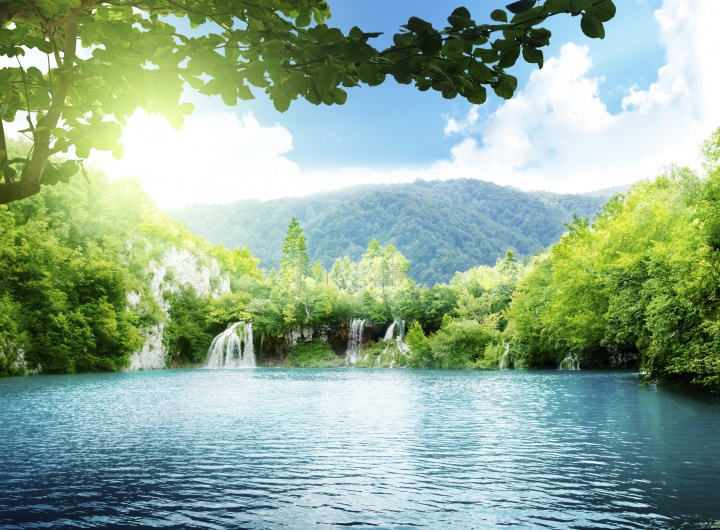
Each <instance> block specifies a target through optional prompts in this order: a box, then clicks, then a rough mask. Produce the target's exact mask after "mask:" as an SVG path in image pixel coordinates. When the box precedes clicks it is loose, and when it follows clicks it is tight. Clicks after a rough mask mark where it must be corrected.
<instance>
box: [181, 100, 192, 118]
mask: <svg viewBox="0 0 720 530" xmlns="http://www.w3.org/2000/svg"><path fill="white" fill-rule="evenodd" d="M178 109H180V113H181V114H184V115H185V116H190V114H192V111H193V110H195V105H193V104H192V103H190V102H188V101H184V102H182V103H180V106H179V107H178Z"/></svg>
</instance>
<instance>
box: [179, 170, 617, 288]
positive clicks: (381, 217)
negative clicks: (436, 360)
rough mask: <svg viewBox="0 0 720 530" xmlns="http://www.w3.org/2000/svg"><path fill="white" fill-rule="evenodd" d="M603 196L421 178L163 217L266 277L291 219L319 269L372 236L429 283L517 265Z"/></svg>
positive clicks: (357, 251) (355, 252)
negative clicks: (254, 263)
mask: <svg viewBox="0 0 720 530" xmlns="http://www.w3.org/2000/svg"><path fill="white" fill-rule="evenodd" d="M610 196H611V195H610V194H608V195H607V196H604V195H601V196H596V195H571V194H556V193H551V192H544V191H542V192H524V191H521V190H519V189H517V188H512V187H509V186H500V185H497V184H493V183H490V182H486V181H482V180H476V179H453V180H444V181H425V180H421V179H418V180H416V181H414V182H412V183H407V184H364V185H358V186H353V187H351V188H344V189H341V190H333V191H328V192H323V193H319V194H314V195H309V196H306V197H289V198H283V199H272V200H269V201H259V200H252V199H250V200H244V201H238V202H235V203H230V204H225V205H216V206H197V205H196V206H188V207H185V208H182V209H178V210H171V211H170V212H169V213H170V214H171V215H172V216H173V217H175V218H176V219H178V220H179V221H182V222H184V223H186V224H187V226H188V228H189V229H190V230H192V231H193V232H195V233H198V234H200V235H202V236H204V237H205V238H207V239H208V240H210V241H212V242H215V243H223V244H225V245H226V246H229V247H235V246H239V247H243V246H247V247H248V249H249V250H250V252H251V253H252V254H253V255H254V256H255V257H257V258H260V260H261V266H263V267H266V268H268V269H269V268H277V266H278V263H279V261H280V257H281V255H282V243H283V239H284V236H285V231H286V229H287V225H288V222H289V221H290V219H291V218H292V217H293V216H294V217H297V218H298V220H299V221H300V224H301V226H302V227H303V230H304V234H305V237H306V238H307V242H308V253H309V255H310V259H311V260H313V261H315V260H320V261H321V262H322V263H323V266H324V267H325V268H328V269H329V268H330V267H331V266H332V264H333V262H334V261H335V259H337V258H342V257H344V256H345V255H348V256H350V258H351V259H353V260H358V259H359V258H360V255H361V254H362V253H363V252H364V251H365V249H366V247H367V243H368V242H369V241H370V240H372V239H373V238H374V239H377V240H378V241H380V243H381V244H382V245H388V244H392V245H394V246H395V247H397V249H398V250H400V252H402V253H403V254H404V255H405V257H406V258H408V259H409V260H410V264H411V269H410V274H411V276H412V277H413V278H414V279H415V280H416V281H417V282H419V283H421V284H422V283H428V284H433V283H436V282H446V281H448V280H449V279H450V278H452V276H453V275H454V274H455V272H457V271H465V270H468V269H470V268H472V267H474V266H477V265H492V264H494V263H495V261H496V260H497V258H499V257H502V256H504V255H505V252H506V251H507V250H508V249H511V250H513V251H515V252H516V254H517V255H518V257H523V256H527V255H530V254H533V253H535V252H538V251H540V250H542V249H544V248H546V247H547V246H549V245H550V244H552V243H554V242H555V241H557V240H558V239H559V238H560V235H561V234H562V233H563V232H564V231H565V227H564V224H565V223H567V222H569V221H570V220H572V217H573V214H576V215H579V216H592V215H593V214H594V213H595V211H596V210H597V208H598V207H600V206H601V205H602V204H603V203H604V202H606V200H607V199H608V198H609V197H610Z"/></svg>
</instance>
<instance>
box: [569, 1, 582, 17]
mask: <svg viewBox="0 0 720 530" xmlns="http://www.w3.org/2000/svg"><path fill="white" fill-rule="evenodd" d="M570 11H572V12H573V13H574V14H579V13H580V11H582V6H581V5H580V0H570Z"/></svg>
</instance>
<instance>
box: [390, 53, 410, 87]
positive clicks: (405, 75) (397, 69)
mask: <svg viewBox="0 0 720 530" xmlns="http://www.w3.org/2000/svg"><path fill="white" fill-rule="evenodd" d="M390 73H391V74H392V76H393V77H394V78H395V81H397V82H398V83H400V84H401V85H409V84H410V83H411V82H412V72H411V71H410V58H409V57H403V58H402V59H398V60H397V61H395V64H394V65H393V67H392V70H391V71H390Z"/></svg>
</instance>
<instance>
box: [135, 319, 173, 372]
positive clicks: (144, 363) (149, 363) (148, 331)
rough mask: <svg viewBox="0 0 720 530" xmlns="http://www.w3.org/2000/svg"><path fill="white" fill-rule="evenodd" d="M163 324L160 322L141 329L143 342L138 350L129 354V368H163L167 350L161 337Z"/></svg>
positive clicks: (163, 329)
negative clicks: (143, 336) (143, 337)
mask: <svg viewBox="0 0 720 530" xmlns="http://www.w3.org/2000/svg"><path fill="white" fill-rule="evenodd" d="M164 331H165V324H164V323H163V322H160V323H159V324H158V325H156V326H151V327H149V328H145V329H143V330H142V333H143V334H144V335H145V344H143V347H142V349H141V350H140V351H136V352H135V353H133V354H132V355H131V356H130V370H131V371H137V370H158V369H160V368H165V358H166V357H167V350H166V349H165V347H163V343H162V339H163V332H164Z"/></svg>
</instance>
